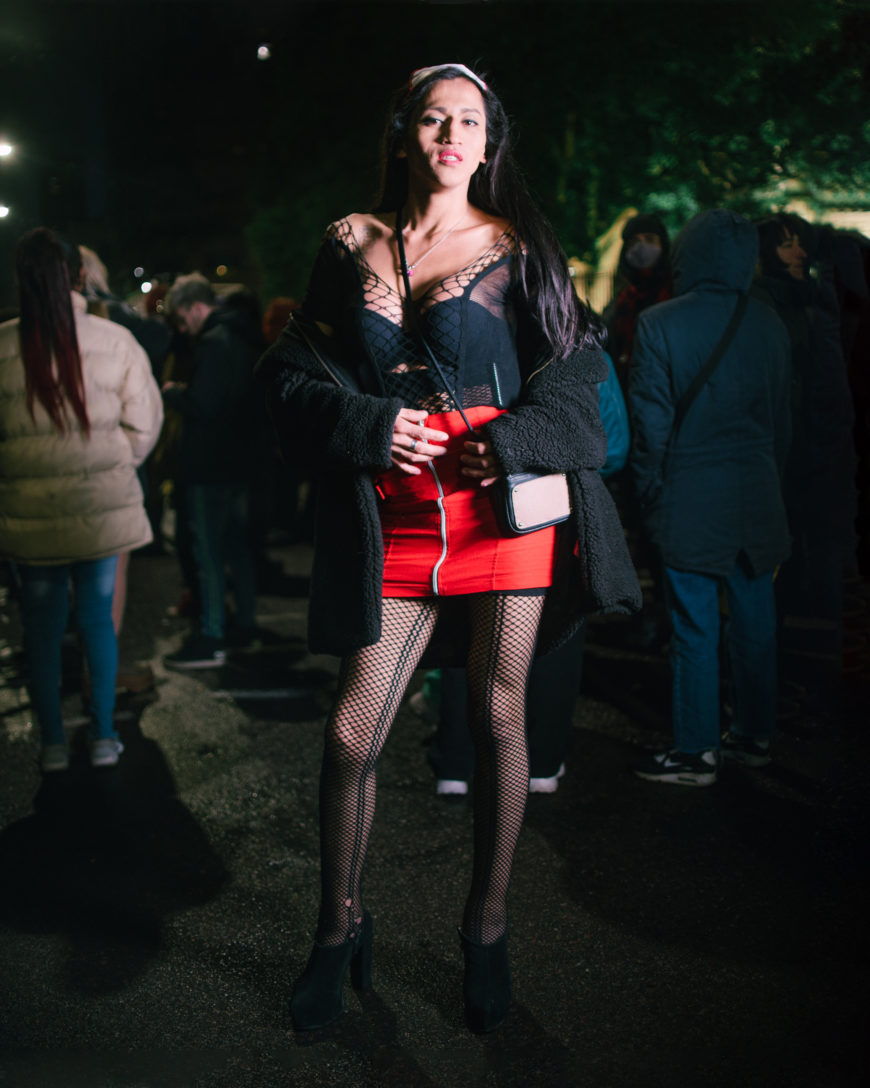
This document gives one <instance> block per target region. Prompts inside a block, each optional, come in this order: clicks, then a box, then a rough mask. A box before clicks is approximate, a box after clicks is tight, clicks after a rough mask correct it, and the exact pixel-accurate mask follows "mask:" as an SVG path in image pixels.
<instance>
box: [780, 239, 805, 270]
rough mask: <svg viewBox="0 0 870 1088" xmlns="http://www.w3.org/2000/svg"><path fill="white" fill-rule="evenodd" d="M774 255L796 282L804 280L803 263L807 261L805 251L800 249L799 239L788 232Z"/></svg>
mask: <svg viewBox="0 0 870 1088" xmlns="http://www.w3.org/2000/svg"><path fill="white" fill-rule="evenodd" d="M776 255H777V257H779V259H780V260H781V261H782V263H783V264H784V265H785V268H786V271H787V272H788V274H789V275H790V276H792V277H793V278H794V279H796V280H802V279H803V278H804V261H805V260H806V259H807V255H806V251H805V250H803V249H801V242H800V238H798V236H797V235H796V234H791V233H790V232H789V231H786V232H785V235H784V237H783V239H782V241H781V242H780V243H779V245H778V246H777V247H776Z"/></svg>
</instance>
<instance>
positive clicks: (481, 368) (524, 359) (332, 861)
mask: <svg viewBox="0 0 870 1088" xmlns="http://www.w3.org/2000/svg"><path fill="white" fill-rule="evenodd" d="M384 158H385V162H384V180H383V188H382V193H381V198H380V201H379V203H378V206H377V208H376V210H375V211H374V212H372V213H370V214H355V215H351V216H349V217H348V218H346V219H343V220H341V221H339V222H337V223H334V224H332V226H331V227H330V228H329V229H328V231H327V233H326V238H325V240H324V242H323V245H322V247H321V250H320V253H319V255H318V258H317V262H316V264H315V267H314V271H313V274H312V278H311V282H310V285H309V290H308V295H307V298H306V302H305V306H304V317H303V320H305V319H307V320H308V321H309V323H310V325H309V327H308V330H307V332H304V335H303V337H302V338H300V337H299V336H298V335H297V333H296V331H295V330H294V328H293V327H292V324H291V326H288V329H287V330H285V332H284V333H283V334H282V336H281V338H280V339H279V340H278V341H277V343H276V344H275V345H274V346H273V347H272V348H271V349H270V351H269V352H268V353H267V355H266V357H265V358H264V367H265V370H266V373H267V375H268V377H269V379H270V387H271V405H272V410H273V415H274V418H275V421H276V425H277V428H278V432H279V437H281V439H282V441H283V444H284V448H285V453H286V454H287V455H288V456H289V457H291V458H300V459H304V461H305V462H306V463H307V464H308V465H309V466H311V467H312V468H314V469H315V470H316V471H317V473H318V476H319V479H318V510H317V525H316V533H315V538H316V541H317V543H316V546H315V560H314V569H313V572H312V594H311V602H310V620H309V641H310V645H311V648H312V649H313V650H315V651H325V652H331V653H338V654H341V655H342V656H343V662H342V667H341V673H340V679H339V690H338V695H337V699H336V703H335V706H334V708H333V711H332V713H331V715H330V718H329V721H328V724H327V730H326V742H325V751H324V761H323V772H322V780H321V793H320V818H321V865H322V897H321V909H320V918H319V922H318V927H317V934H316V940H315V945H314V950H313V952H312V954H311V957H310V959H309V962H308V966H307V967H306V969H305V971H304V973H303V975H302V976H301V978H300V979H299V980H298V982H297V983H296V986H295V989H294V993H293V998H292V1001H291V1012H292V1016H293V1021H294V1024H295V1025H296V1027H297V1028H302V1029H304V1028H315V1027H319V1026H322V1025H324V1024H326V1023H329V1022H330V1021H331V1020H334V1019H335V1018H336V1017H337V1016H339V1015H340V1014H341V1012H342V1009H343V998H342V982H343V979H344V976H345V974H346V972H347V968H348V966H349V965H350V967H351V970H352V980H353V982H354V984H355V985H357V986H358V987H365V986H367V985H368V984H369V964H370V952H371V938H372V922H371V918H370V916H369V915H368V913H367V912H366V911H365V909H364V907H363V901H362V893H361V872H362V865H363V861H364V858H365V850H366V844H367V841H368V835H369V829H370V827H371V821H372V816H373V813H374V805H375V764H376V761H377V757H378V754H379V752H380V750H381V748H382V746H383V744H384V741H385V740H386V736H387V733H388V731H389V728H390V725H391V724H392V720H393V717H394V715H395V713H396V709H397V708H398V706H399V703H400V701H401V698H402V695H403V692H404V689H405V687H406V685H407V683H408V680H409V679H410V677H411V675H412V673H413V671H414V669H415V668H416V667H417V665H418V664H419V663H420V661H421V658H422V655H423V652H424V650H425V649H426V647H427V644H429V643H430V642H431V643H432V646H431V649H432V650H433V651H437V653H438V656H437V657H436V660H440V661H441V662H442V663H449V662H450V661H451V660H452V661H456V660H464V662H465V664H466V665H467V671H468V682H469V692H470V699H471V707H472V713H471V715H470V717H471V722H470V725H471V729H472V731H473V734H474V741H475V749H476V761H477V772H476V805H475V816H474V842H475V856H474V872H473V876H472V882H471V889H470V892H469V895H468V900H467V902H466V905H465V910H464V914H463V920H462V928H461V941H462V946H463V950H464V954H465V963H466V972H465V984H464V993H465V1003H466V1013H467V1018H468V1022H469V1026H470V1027H472V1029H474V1030H478V1031H489V1030H492V1029H494V1028H496V1027H497V1026H498V1025H499V1024H500V1023H501V1022H502V1021H503V1020H504V1018H505V1016H506V1015H507V1010H508V1003H509V1000H510V975H509V970H508V960H507V891H508V882H509V878H510V871H511V862H512V858H513V852H514V846H515V844H516V840H517V837H518V835H519V831H520V827H521V825H522V820H523V812H524V808H525V799H526V794H527V790H528V760H527V753H526V739H525V732H524V699H525V688H526V681H527V677H528V671H529V667H530V665H531V662H532V659H533V656H534V654H535V649H536V643H539V644H541V645H552V644H555V643H557V642H559V641H561V640H563V639H564V638H565V637H567V636H568V635H569V634H570V632H571V631H572V630H573V629H576V627H577V626H578V625H579V623H580V618H581V608H582V607H583V605H582V604H581V600H582V599H584V598H585V600H586V603H587V604H588V605H589V606H591V607H599V608H600V607H605V608H610V609H613V610H623V611H627V610H631V609H633V608H635V607H636V606H637V604H638V601H639V591H638V588H637V583H636V580H635V577H634V572H633V570H632V569H631V566H630V562H629V560H628V558H627V553H626V552H625V546H624V542H623V538H622V533H621V531H620V528H619V524H618V521H617V519H616V517H615V514H614V512H613V509H612V507H611V506H610V505H609V499H608V496H607V493H606V491H605V490H604V487H603V485H602V484H601V483H600V481H599V479H598V476H597V468H598V467H599V465H600V464H601V463H603V461H604V456H605V442H604V438H603V432H602V429H601V423H600V419H599V416H598V404H597V393H596V385H595V383H597V382H598V381H601V380H602V379H604V378H605V377H606V376H607V369H606V365H605V362H604V357H603V355H602V354H601V352H600V351H599V350H598V349H597V347H596V346H595V338H594V333H593V332H592V330H591V329H590V327H589V319H588V315H587V313H586V311H585V310H583V309H582V308H581V307H579V306H578V305H577V303H576V296H575V294H574V291H573V290H572V287H571V282H570V280H569V278H568V273H567V268H566V263H565V259H564V256H563V255H562V253H561V251H560V249H559V247H558V244H557V243H556V241H555V238H554V236H553V234H552V231H551V230H550V228H549V227H548V225H547V224H546V222H545V221H544V219H543V218H542V216H541V215H540V213H539V212H538V211H537V210H536V209H535V208H534V206H533V205H532V203H531V201H530V200H529V198H528V197H527V195H526V193H525V191H524V189H523V187H522V185H521V184H520V182H519V179H518V176H517V173H516V170H515V168H514V166H513V163H512V160H511V156H510V150H509V147H508V132H507V121H506V118H505V114H504V111H503V109H502V107H501V104H500V103H499V101H498V99H497V98H496V97H495V95H494V94H493V93H492V91H491V90H490V89H489V88H488V87H487V85H486V84H485V83H484V81H483V80H482V79H481V78H480V77H479V76H477V75H476V74H475V73H473V72H471V71H470V70H469V69H467V68H465V67H464V66H463V65H460V64H446V65H437V66H436V67H434V68H427V69H422V70H419V71H417V72H415V73H414V74H413V76H412V77H411V80H410V85H409V86H408V87H407V88H404V89H403V90H402V91H401V92H399V94H398V95H397V97H396V102H395V104H394V107H393V110H392V112H391V114H390V117H389V120H388V124H387V132H386V140H385V156H384ZM397 228H398V230H400V231H401V234H402V238H401V241H403V243H404V255H405V261H406V269H407V272H408V273H409V276H410V283H411V285H412V294H413V297H412V299H411V300H408V299H406V298H405V297H404V291H403V280H404V277H403V275H402V271H401V261H402V258H401V255H400V251H399V245H398V243H399V241H400V239H399V237H398V236H397ZM315 322H316V325H315V324H314V323H315ZM418 324H419V325H420V326H421V327H422V331H423V334H424V335H425V338H426V340H427V341H428V342H429V344H430V346H431V348H432V350H433V351H434V352H435V354H436V357H437V358H438V361H439V362H440V363H441V365H442V368H443V370H444V371H445V375H446V378H447V381H448V382H449V383H450V384H451V385H452V386H453V392H454V393H455V398H456V402H457V403H458V404H459V405H460V406H461V407H462V408H463V409H464V411H465V414H466V415H467V416H468V418H469V421H470V422H471V424H472V426H473V427H474V428H476V434H475V435H474V436H470V435H469V434H468V433H467V430H466V426H465V423H464V422H463V419H462V417H461V415H460V413H459V411H458V410H457V408H456V404H455V403H454V400H453V397H451V396H450V395H448V393H447V392H446V390H445V388H444V385H443V384H442V382H441V379H440V378H439V376H438V375H437V373H436V372H435V369H434V367H430V366H429V365H427V362H426V359H427V358H428V356H427V355H426V354H425V349H424V348H423V346H422V345H421V343H420V341H419V339H418V338H417V337H416V334H415V332H414V329H415V327H416V326H417V325H418ZM318 326H319V328H320V330H321V331H323V332H326V333H327V334H328V336H329V338H328V339H327V338H324V341H323V342H325V343H327V344H328V349H327V350H328V351H329V354H330V355H331V356H332V357H333V358H335V357H336V356H337V357H340V358H341V359H342V360H343V364H342V366H341V367H338V366H335V365H331V366H330V369H331V370H332V372H333V374H336V375H338V376H339V378H340V380H341V383H342V384H341V387H340V386H339V385H337V384H335V383H334V382H332V381H331V380H330V377H329V375H328V374H327V373H326V372H325V370H324V368H323V366H322V363H321V362H320V361H319V360H318V359H317V358H315V356H314V355H313V354H312V351H311V350H310V349H309V347H308V346H307V342H306V340H308V341H310V340H312V339H315V340H316V336H317V327H318ZM303 329H304V326H303ZM583 345H585V347H584V346H583ZM324 361H325V360H324ZM525 469H528V470H534V471H541V472H554V471H564V470H568V472H569V479H570V483H571V488H572V498H573V506H574V511H575V515H574V520H573V524H572V525H570V526H567V525H566V526H565V527H564V530H565V531H561V532H560V531H557V529H555V528H550V529H543V530H540V531H539V532H536V533H531V534H528V535H527V536H524V537H505V536H503V535H502V534H501V533H500V532H499V529H498V524H497V521H496V517H495V513H494V509H493V505H492V503H491V502H490V490H491V489H490V485H491V484H492V483H494V482H495V481H496V480H497V479H498V477H499V476H501V475H502V474H503V473H505V472H513V471H519V470H525ZM578 534H579V540H580V544H579V548H577V547H575V546H576V545H577V541H578ZM557 559H559V560H560V561H559V562H558V563H557ZM555 582H559V583H560V585H561V590H560V591H559V592H558V593H554V594H552V597H548V589H549V587H550V586H551V585H553V584H554V583H555ZM542 615H543V617H544V621H545V623H544V626H543V627H541V629H540V636H539V624H540V621H541V619H542ZM436 626H437V627H438V633H437V634H436ZM433 635H434V636H435V637H434V639H433ZM445 648H449V649H451V650H452V651H453V652H452V654H450V655H448V654H446V653H445V652H444V650H445ZM458 653H461V658H458V657H457V654H458Z"/></svg>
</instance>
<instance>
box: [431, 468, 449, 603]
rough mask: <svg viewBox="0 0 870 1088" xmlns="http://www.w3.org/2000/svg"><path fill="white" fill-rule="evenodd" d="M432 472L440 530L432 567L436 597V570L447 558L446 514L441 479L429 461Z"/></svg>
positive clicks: (438, 593)
mask: <svg viewBox="0 0 870 1088" xmlns="http://www.w3.org/2000/svg"><path fill="white" fill-rule="evenodd" d="M426 467H427V468H428V469H429V471H430V472H431V473H432V476H433V477H434V480H435V486H436V487H437V488H438V498H437V499H436V503H437V506H438V516H439V518H440V532H441V555H440V557H439V559H438V562H437V563H436V564H435V566H434V567H433V568H432V592H433V593H434V594H435V596H436V597H440V596H441V593H440V590H439V589H438V572H439V571H440V570H441V567H442V565H443V564H444V560H445V559H446V558H447V514H446V513H445V512H444V488H443V487H442V486H441V481H440V480H439V478H438V473H437V472H436V471H435V465H434V464H433V463H432V462H431V461H429V462H428V463H427V466H426Z"/></svg>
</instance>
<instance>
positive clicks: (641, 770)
mask: <svg viewBox="0 0 870 1088" xmlns="http://www.w3.org/2000/svg"><path fill="white" fill-rule="evenodd" d="M718 771H719V753H718V751H717V750H716V749H715V748H707V749H705V750H704V751H703V752H697V753H695V754H694V755H690V754H689V753H688V752H681V751H679V750H678V749H677V748H670V749H668V751H667V752H648V753H647V754H646V755H645V756H643V757H642V758H641V759H640V760H639V761H638V764H637V766H636V767H635V769H634V773H635V774H636V775H637V776H638V778H645V779H647V781H649V782H671V783H674V784H676V785H679V786H712V785H713V784H714V783H715V781H716V775H717V773H718Z"/></svg>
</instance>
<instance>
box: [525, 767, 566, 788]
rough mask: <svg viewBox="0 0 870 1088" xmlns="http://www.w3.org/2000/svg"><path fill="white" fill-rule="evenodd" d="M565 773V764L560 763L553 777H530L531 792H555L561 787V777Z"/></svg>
mask: <svg viewBox="0 0 870 1088" xmlns="http://www.w3.org/2000/svg"><path fill="white" fill-rule="evenodd" d="M564 773H565V764H564V763H562V764H560V765H559V769H558V771H556V773H555V774H554V775H553V777H552V778H530V779H529V793H555V792H556V790H557V789H558V788H559V779H560V778H561V777H562V775H563V774H564Z"/></svg>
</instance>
